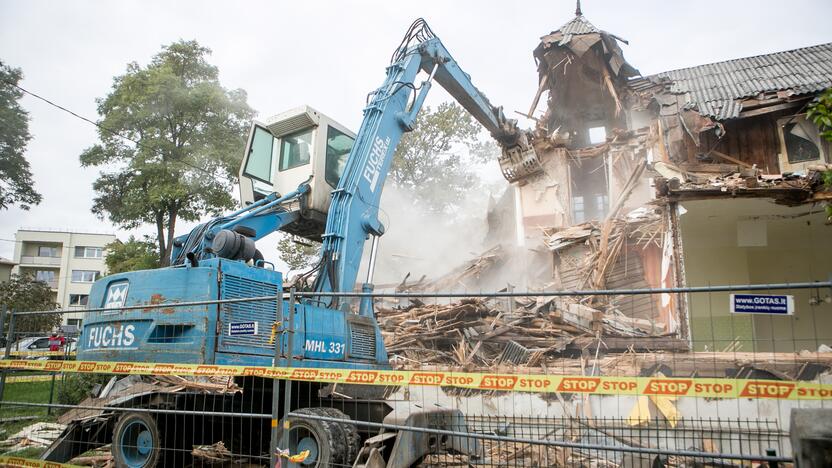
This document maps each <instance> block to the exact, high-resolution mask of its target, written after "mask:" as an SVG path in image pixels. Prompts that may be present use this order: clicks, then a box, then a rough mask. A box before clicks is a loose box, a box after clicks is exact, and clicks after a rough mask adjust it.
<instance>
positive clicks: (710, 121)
mask: <svg viewBox="0 0 832 468" xmlns="http://www.w3.org/2000/svg"><path fill="white" fill-rule="evenodd" d="M624 42H625V41H624V40H623V39H621V38H619V37H617V36H615V35H613V34H611V33H608V32H605V31H602V30H600V29H598V28H597V27H595V26H594V25H592V24H591V23H590V22H589V21H588V20H587V19H586V18H585V17H584V16H583V15H582V14H580V11H579V12H577V14H576V16H575V18H573V19H572V20H571V21H569V22H568V23H566V24H565V25H563V26H562V27H561V28H559V29H558V30H556V31H554V32H552V33H550V34H547V35H545V36H543V37H542V38H541V42H540V44H539V45H538V46H537V48H536V49H535V50H534V52H533V55H534V59H535V62H536V64H537V69H538V72H539V75H538V76H539V87H538V89H537V92H536V93H535V96H534V99H533V102H532V105H531V109H529V111H528V114H529V115H530V116H532V117H533V119H534V120H535V121H536V122H537V125H536V128H535V129H534V130H533V131H532V135H531V141H532V143H533V145H534V146H535V149H536V156H528V155H527V156H525V158H526V159H523V160H511V159H501V160H500V165H501V168H502V171H503V175H504V176H505V178H506V179H507V180H508V181H509V182H510V186H509V189H508V190H507V191H506V192H505V194H504V195H503V196H502V197H501V198H500V199H499V200H494V202H493V203H492V204H491V206H490V207H489V213H488V217H487V222H488V235H487V238H486V244H488V245H494V246H495V247H494V248H492V249H490V250H488V251H486V252H485V253H484V254H483V255H481V256H479V257H478V258H476V259H474V260H472V261H470V262H469V263H467V264H464V265H462V266H460V267H459V268H457V269H456V270H453V271H451V272H450V273H448V274H446V275H444V276H443V277H440V278H433V279H426V278H421V279H418V280H417V279H416V278H408V277H405V279H404V280H403V281H402V282H401V283H400V284H398V286H397V287H396V290H398V291H404V292H408V291H451V290H457V291H472V290H477V289H479V290H482V291H488V290H500V289H501V288H515V289H516V290H517V291H563V290H597V289H633V288H638V289H641V288H662V287H677V286H708V285H731V284H765V283H785V282H810V281H815V280H826V279H827V278H828V277H829V275H830V273H832V269H830V265H832V225H830V220H828V219H827V215H826V213H825V206H826V205H827V204H828V203H830V201H831V200H832V191H830V189H829V188H828V187H825V186H824V184H823V182H822V180H821V174H822V172H823V171H828V170H829V169H832V165H830V161H832V153H830V145H829V143H828V142H825V141H822V140H821V139H820V138H819V136H818V132H817V129H816V127H815V126H814V125H812V124H811V123H810V122H807V120H806V118H805V110H806V107H807V105H808V103H810V102H811V100H812V99H813V98H814V97H815V96H816V95H817V94H818V93H820V92H821V91H823V90H824V89H826V88H828V87H830V86H832V43H830V44H821V45H817V46H813V47H806V48H803V49H797V50H792V51H786V52H778V53H773V54H768V55H762V56H757V57H749V58H741V59H736V60H730V61H726V62H720V63H714V64H706V65H700V66H696V67H690V68H686V69H680V70H673V71H668V72H663V73H657V74H655V75H649V76H642V75H640V74H639V72H638V71H637V70H636V68H635V67H634V66H633V65H631V64H629V63H628V62H627V61H626V60H625V58H624V54H623V52H622V49H621V44H622V43H624ZM507 283H510V284H508V285H507ZM788 294H793V295H794V302H795V312H794V314H793V315H790V316H769V315H734V314H732V313H731V311H730V293H728V292H725V293H717V292H713V293H695V294H660V295H658V294H657V295H588V296H581V297H557V298H552V297H536V298H534V297H532V298H517V299H516V300H502V299H500V300H494V299H492V300H484V299H469V300H465V301H462V302H459V303H451V304H447V303H444V304H438V303H437V301H425V302H421V301H411V302H410V303H405V304H401V303H398V304H392V305H391V304H386V305H384V304H380V307H379V310H378V316H379V323H380V324H381V326H382V328H383V335H384V337H385V342H386V344H387V347H388V351H389V352H390V353H391V356H392V359H393V362H394V363H395V364H396V365H398V366H401V367H407V368H415V367H431V366H453V367H454V368H458V367H459V366H462V367H464V368H498V367H499V366H508V367H516V366H520V367H523V368H525V369H527V370H530V371H532V370H537V371H540V372H546V373H549V372H555V373H562V374H582V373H583V372H584V370H585V369H584V368H585V367H586V366H596V364H597V367H598V368H599V369H601V370H600V372H601V373H604V372H613V373H614V374H615V375H652V373H654V372H656V369H659V368H661V369H662V371H661V372H663V373H664V375H673V376H691V375H697V376H700V377H755V378H782V379H815V378H817V376H818V375H820V374H822V373H824V372H827V371H829V370H830V369H832V349H830V348H829V347H828V346H832V297H830V295H832V291H829V290H826V289H817V290H811V289H807V290H799V291H789V292H788ZM588 350H589V351H588ZM587 352H590V354H591V355H593V356H594V358H593V359H590V360H589V361H587V360H584V359H575V358H576V357H580V356H582V355H583V356H584V357H585V356H586V353H587ZM622 353H623V354H622ZM590 361H591V362H592V363H590ZM657 366H660V367H657Z"/></svg>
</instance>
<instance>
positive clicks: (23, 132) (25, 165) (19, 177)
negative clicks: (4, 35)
mask: <svg viewBox="0 0 832 468" xmlns="http://www.w3.org/2000/svg"><path fill="white" fill-rule="evenodd" d="M22 78H23V73H22V72H21V71H20V69H19V68H12V67H9V66H7V65H4V64H3V62H2V61H0V210H5V209H8V208H9V207H10V206H12V205H18V206H20V208H21V209H24V210H28V209H29V207H30V205H37V204H38V203H40V202H41V199H42V197H41V195H40V194H39V193H38V192H36V191H35V189H34V182H33V181H32V172H31V171H30V169H29V162H28V161H26V158H25V157H24V153H25V152H26V145H27V144H28V143H29V140H30V139H31V138H32V136H31V135H30V134H29V115H28V113H27V112H26V111H25V110H23V108H22V107H20V103H19V102H18V101H19V100H20V98H22V97H23V92H22V91H20V90H19V89H18V88H16V87H15V85H17V84H18V83H19V82H20V80H21V79H22Z"/></svg>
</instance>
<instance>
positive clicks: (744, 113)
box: [739, 99, 806, 119]
mask: <svg viewBox="0 0 832 468" xmlns="http://www.w3.org/2000/svg"><path fill="white" fill-rule="evenodd" d="M805 102H806V100H805V99H804V100H800V101H793V102H784V103H782V104H775V105H773V106H764V107H758V108H756V109H753V110H748V111H742V112H740V116H739V117H740V118H741V119H742V118H745V117H754V116H757V115H763V114H768V113H770V112H777V111H781V110H786V109H792V108H795V107H800V106H802V105H803V104H804V103H805Z"/></svg>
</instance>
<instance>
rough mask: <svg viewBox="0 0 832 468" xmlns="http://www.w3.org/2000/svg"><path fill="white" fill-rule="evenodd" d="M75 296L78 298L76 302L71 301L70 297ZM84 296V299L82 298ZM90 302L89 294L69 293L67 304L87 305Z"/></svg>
mask: <svg viewBox="0 0 832 468" xmlns="http://www.w3.org/2000/svg"><path fill="white" fill-rule="evenodd" d="M73 296H75V297H77V298H78V299H79V300H78V302H77V303H76V302H73V301H72V297H73ZM85 298H86V301H84V299H85ZM89 303H90V295H89V294H70V295H69V305H71V306H87V305H89Z"/></svg>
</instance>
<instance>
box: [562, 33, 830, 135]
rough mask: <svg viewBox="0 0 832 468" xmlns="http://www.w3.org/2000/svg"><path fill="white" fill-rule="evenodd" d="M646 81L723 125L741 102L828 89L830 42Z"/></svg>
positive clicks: (679, 71) (661, 74) (732, 116)
mask: <svg viewBox="0 0 832 468" xmlns="http://www.w3.org/2000/svg"><path fill="white" fill-rule="evenodd" d="M575 19H577V18H575ZM572 21H575V20H572ZM570 23H571V22H570ZM567 24H569V23H567ZM590 26H592V25H590ZM592 27H593V28H594V26H592ZM647 78H648V79H649V80H650V81H652V82H654V83H664V84H665V86H666V87H667V89H668V91H669V92H671V93H673V94H683V95H685V99H686V101H687V104H686V106H685V107H686V108H688V109H695V110H697V111H698V112H699V113H700V114H702V115H705V116H708V117H713V118H716V119H718V120H725V119H730V118H734V117H738V116H739V115H740V112H741V111H742V103H741V100H742V99H743V98H748V97H752V96H756V95H758V94H760V93H765V92H774V91H790V92H791V94H796V95H800V94H806V93H813V92H817V91H822V90H824V89H826V88H829V87H831V86H832V42H830V43H827V44H819V45H816V46H811V47H804V48H801V49H794V50H788V51H784V52H775V53H773V54H766V55H758V56H755V57H746V58H740V59H735V60H728V61H725V62H717V63H709V64H705V65H699V66H696V67H690V68H682V69H679V70H671V71H667V72H662V73H657V74H655V75H650V76H648V77H647Z"/></svg>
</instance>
